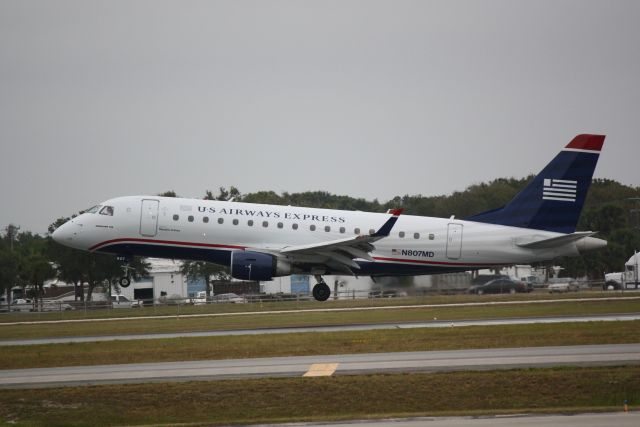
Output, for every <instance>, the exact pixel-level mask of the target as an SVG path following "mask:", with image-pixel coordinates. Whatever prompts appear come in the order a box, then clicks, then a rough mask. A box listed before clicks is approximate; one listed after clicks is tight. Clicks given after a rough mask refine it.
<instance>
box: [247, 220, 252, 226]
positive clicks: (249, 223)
mask: <svg viewBox="0 0 640 427" xmlns="http://www.w3.org/2000/svg"><path fill="white" fill-rule="evenodd" d="M247 225H248V226H249V227H253V220H252V219H250V220H249V221H247Z"/></svg>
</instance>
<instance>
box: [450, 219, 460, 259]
mask: <svg viewBox="0 0 640 427" xmlns="http://www.w3.org/2000/svg"><path fill="white" fill-rule="evenodd" d="M461 253H462V224H449V225H448V226H447V258H449V259H458V258H460V255H461Z"/></svg>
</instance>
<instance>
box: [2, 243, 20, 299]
mask: <svg viewBox="0 0 640 427" xmlns="http://www.w3.org/2000/svg"><path fill="white" fill-rule="evenodd" d="M19 273H20V258H19V257H18V254H17V253H15V252H13V251H11V250H9V249H7V248H4V247H3V248H0V293H1V294H5V293H6V295H7V308H9V306H10V305H11V288H12V287H13V286H15V285H16V283H18V280H19Z"/></svg>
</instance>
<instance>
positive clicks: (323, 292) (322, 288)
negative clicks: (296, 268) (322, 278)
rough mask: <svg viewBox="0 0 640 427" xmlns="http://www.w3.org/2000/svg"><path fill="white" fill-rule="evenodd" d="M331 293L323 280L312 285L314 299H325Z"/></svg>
mask: <svg viewBox="0 0 640 427" xmlns="http://www.w3.org/2000/svg"><path fill="white" fill-rule="evenodd" d="M330 295H331V289H330V288H329V285H327V284H326V283H324V282H320V283H318V284H317V285H315V286H314V287H313V297H314V298H315V299H316V301H326V300H328V299H329V296H330Z"/></svg>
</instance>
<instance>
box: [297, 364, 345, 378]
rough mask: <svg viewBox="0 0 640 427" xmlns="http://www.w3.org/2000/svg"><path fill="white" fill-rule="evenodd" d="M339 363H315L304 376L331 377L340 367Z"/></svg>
mask: <svg viewBox="0 0 640 427" xmlns="http://www.w3.org/2000/svg"><path fill="white" fill-rule="evenodd" d="M338 365H339V363H314V364H313V365H311V366H310V367H309V370H308V371H307V372H306V373H305V374H304V375H303V377H330V376H331V375H333V373H334V372H335V371H336V369H338Z"/></svg>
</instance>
